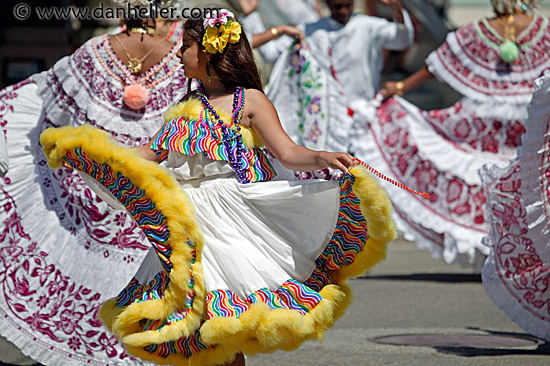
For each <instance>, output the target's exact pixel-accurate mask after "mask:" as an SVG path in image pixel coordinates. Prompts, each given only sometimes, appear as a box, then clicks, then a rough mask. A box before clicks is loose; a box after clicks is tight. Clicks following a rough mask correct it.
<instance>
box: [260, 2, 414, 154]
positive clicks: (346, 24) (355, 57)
mask: <svg viewBox="0 0 550 366" xmlns="http://www.w3.org/2000/svg"><path fill="white" fill-rule="evenodd" d="M384 3H386V4H387V5H388V6H389V7H390V9H391V12H392V15H393V21H387V20H386V19H382V18H378V17H372V16H368V15H362V14H355V13H354V12H353V1H352V0H327V5H328V6H329V8H330V11H331V15H330V17H325V18H322V19H321V20H319V21H318V22H316V23H311V24H306V25H305V26H301V27H300V28H302V29H303V32H304V34H305V36H306V38H305V40H304V42H303V46H302V47H301V48H300V49H299V50H295V49H292V48H289V49H287V50H286V51H285V53H284V54H283V55H282V56H281V58H280V59H279V60H278V61H277V63H276V64H275V66H274V68H273V72H272V74H271V78H270V83H269V85H268V86H267V87H266V90H267V95H268V97H269V98H270V100H271V101H272V102H273V104H274V105H275V107H276V108H277V110H278V112H279V115H280V118H281V123H282V124H283V127H284V129H285V131H286V132H287V133H288V134H289V136H290V137H291V138H292V139H293V140H294V141H296V142H297V143H298V144H300V145H304V146H307V147H309V148H311V149H328V150H331V151H342V150H343V151H349V149H350V132H351V129H352V125H353V117H352V116H353V113H354V111H356V110H360V109H364V108H365V106H366V105H368V101H369V100H370V99H372V98H373V97H374V95H375V94H376V92H377V91H378V90H379V89H380V72H381V70H382V61H383V60H382V56H383V49H395V50H403V49H406V48H407V47H408V46H409V45H410V44H411V42H412V40H413V27H412V23H411V20H410V17H409V15H408V13H407V11H405V10H404V9H403V8H402V6H401V2H400V1H398V0H388V1H384Z"/></svg>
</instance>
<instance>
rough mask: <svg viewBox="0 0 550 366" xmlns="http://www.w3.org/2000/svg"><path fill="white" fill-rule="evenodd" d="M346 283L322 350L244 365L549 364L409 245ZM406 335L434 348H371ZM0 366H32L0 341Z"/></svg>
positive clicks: (491, 308)
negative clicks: (345, 300) (460, 339)
mask: <svg viewBox="0 0 550 366" xmlns="http://www.w3.org/2000/svg"><path fill="white" fill-rule="evenodd" d="M350 283H351V287H352V288H353V291H354V301H353V303H352V305H351V306H350V308H349V309H348V312H347V314H346V315H345V316H344V317H343V318H342V319H340V320H339V321H338V322H337V323H336V325H335V326H334V328H332V329H330V330H329V331H327V333H326V336H325V339H324V341H323V342H322V343H319V342H308V343H306V344H304V345H303V346H302V347H300V348H299V349H298V350H296V351H293V352H276V353H273V354H267V355H260V356H256V357H251V358H249V359H248V360H247V365H248V366H260V365H261V366H275V365H277V366H281V365H301V366H306V365H316V366H324V365H327V366H328V365H347V366H355V365H365V366H367V365H422V366H424V365H426V366H430V365H499V366H507V365H533V366H536V365H549V364H550V350H549V345H547V344H545V343H544V342H542V341H539V342H538V343H537V342H536V341H537V340H536V339H535V338H532V337H529V336H528V335H527V334H526V333H525V332H524V331H522V330H521V329H520V328H519V327H518V326H517V325H515V323H513V322H512V321H511V320H510V319H509V318H508V317H507V316H506V314H504V313H503V312H502V311H500V310H499V309H497V308H496V307H495V305H494V304H493V303H492V302H491V301H490V300H489V298H488V297H487V295H486V294H485V290H484V289H483V285H482V284H481V280H480V276H479V274H475V273H472V271H471V269H465V268H461V267H460V266H458V265H447V264H445V263H443V261H441V260H438V259H433V258H431V257H430V254H429V253H428V252H425V251H420V250H418V249H417V248H416V246H415V245H414V244H413V243H410V242H406V241H403V240H397V241H395V242H393V243H391V244H390V250H389V254H388V257H387V259H386V261H385V262H383V263H381V264H379V265H378V266H376V267H375V268H374V269H373V270H372V271H371V272H370V273H369V274H368V275H367V276H366V277H364V278H360V279H356V280H352V281H350ZM411 334H420V335H429V334H438V335H439V336H438V337H437V338H436V339H437V340H439V339H440V340H441V344H439V345H438V344H436V345H432V346H431V347H417V346H395V345H385V344H378V343H374V342H373V341H372V340H373V339H374V338H377V337H383V336H395V335H411ZM446 335H464V336H465V337H464V339H466V340H467V339H468V337H469V336H472V335H486V336H506V338H495V339H493V341H494V342H493V344H491V345H487V344H485V345H484V344H476V343H475V341H474V342H473V343H474V344H468V345H463V346H460V345H458V344H453V343H451V344H449V341H448V340H447V339H446V337H445V336H446ZM503 339H504V340H510V341H512V342H513V343H514V344H512V345H510V344H509V342H508V341H503ZM495 342H496V343H495ZM470 343H472V340H471V339H470ZM515 343H518V344H515ZM0 361H3V363H1V362H0V365H32V364H34V361H32V360H30V359H28V358H26V357H25V356H23V355H22V354H21V353H20V352H19V351H17V349H15V348H14V347H13V346H11V344H9V343H7V342H5V341H4V342H0Z"/></svg>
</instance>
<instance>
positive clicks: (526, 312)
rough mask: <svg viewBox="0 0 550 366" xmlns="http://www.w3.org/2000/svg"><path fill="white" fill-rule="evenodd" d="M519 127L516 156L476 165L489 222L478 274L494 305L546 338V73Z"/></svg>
mask: <svg viewBox="0 0 550 366" xmlns="http://www.w3.org/2000/svg"><path fill="white" fill-rule="evenodd" d="M525 127H526V129H527V131H526V132H525V134H524V135H523V136H522V145H521V146H520V147H519V148H518V150H517V151H518V154H517V158H515V159H514V160H512V161H511V163H510V164H509V165H508V166H506V167H505V168H499V167H497V166H491V165H487V166H486V167H484V169H483V170H481V171H480V174H481V177H482V180H483V185H484V188H485V192H486V194H487V216H488V222H489V224H490V228H491V231H490V235H488V236H487V237H485V238H484V240H485V242H486V244H487V245H489V246H490V248H491V254H490V255H489V257H488V259H487V261H486V262H485V266H484V267H483V271H482V278H483V286H484V287H485V289H486V290H487V294H488V295H489V297H490V298H491V300H493V302H494V303H495V304H496V305H497V306H498V307H499V308H500V309H502V310H503V311H504V312H506V314H508V316H509V317H510V318H511V319H512V320H513V321H515V322H516V323H517V324H518V325H519V326H520V327H522V328H523V329H525V330H526V331H527V332H529V333H531V334H533V335H535V336H537V337H540V338H543V339H546V340H549V341H550V281H548V279H549V278H550V226H549V225H550V216H549V212H550V190H549V187H550V149H549V146H550V73H547V74H546V76H543V77H541V78H539V79H537V80H536V81H535V94H534V96H533V100H532V102H531V104H530V106H529V118H528V119H527V121H526V122H525Z"/></svg>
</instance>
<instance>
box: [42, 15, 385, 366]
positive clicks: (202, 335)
mask: <svg viewBox="0 0 550 366" xmlns="http://www.w3.org/2000/svg"><path fill="white" fill-rule="evenodd" d="M181 58H182V62H183V64H184V67H185V73H186V76H187V77H190V78H196V79H199V81H200V84H201V87H200V88H199V89H197V90H195V91H194V92H192V93H191V94H190V96H189V97H187V98H186V99H185V100H184V101H183V102H182V103H180V104H179V105H177V106H174V107H172V109H170V110H169V111H168V113H167V115H166V118H165V119H166V121H167V122H166V123H165V125H164V126H163V127H162V128H161V130H160V131H159V132H158V133H157V134H156V136H155V137H154V138H153V139H152V141H151V143H150V144H149V146H148V147H146V148H141V149H137V150H136V149H128V148H124V147H122V146H120V145H117V144H115V143H113V142H111V141H110V140H109V138H108V137H107V136H106V135H105V133H104V132H102V131H99V130H96V129H93V128H91V127H89V126H83V127H79V128H74V127H63V128H59V129H49V130H47V131H45V132H44V133H43V134H42V137H41V142H42V144H43V146H44V151H45V153H46V156H47V157H48V159H49V164H50V166H51V167H58V166H59V165H61V164H62V163H65V164H68V165H70V166H71V167H73V168H75V169H78V170H80V171H83V172H85V173H87V174H88V175H89V176H92V177H93V178H94V179H95V181H92V180H89V182H90V184H94V183H92V182H99V183H100V185H97V183H96V191H102V192H103V193H102V194H103V196H107V195H106V194H107V193H108V196H109V197H106V199H107V198H110V199H111V202H112V204H113V205H114V206H120V204H122V205H123V206H124V207H125V208H126V209H127V210H128V212H129V213H130V214H131V215H132V216H133V218H134V219H135V220H136V222H137V223H138V225H139V226H140V227H141V228H142V229H143V230H144V232H145V233H146V235H147V237H148V239H149V241H150V242H151V245H152V250H151V252H150V255H149V256H147V258H146V259H145V260H144V262H143V263H142V265H141V267H140V269H139V270H138V272H137V274H136V275H135V276H134V278H133V279H132V280H131V281H130V283H129V284H128V286H127V287H126V288H125V289H124V290H122V291H121V292H120V294H119V295H118V296H116V297H115V298H113V299H111V300H110V301H108V302H106V303H105V304H104V305H103V307H102V309H101V311H100V314H99V316H100V318H101V319H102V321H103V322H104V323H105V324H106V326H107V327H109V329H111V330H112V331H113V333H115V334H116V335H117V336H118V337H120V339H121V340H122V342H123V343H124V344H125V345H126V347H127V349H128V351H129V352H130V353H132V354H133V355H136V356H138V357H140V358H142V359H144V360H148V361H153V362H155V363H158V364H174V365H188V364H192V365H220V364H228V363H231V364H232V365H243V364H244V357H243V354H255V353H258V352H271V351H274V350H277V349H283V350H292V349H295V348H297V347H298V346H299V345H300V344H301V343H302V342H304V341H305V340H307V339H312V338H321V337H322V335H323V332H324V331H325V330H326V329H327V328H329V327H330V326H331V325H332V324H333V322H334V321H335V320H336V319H337V318H338V317H340V316H341V315H342V314H343V312H344V310H345V308H346V306H347V305H348V304H349V301H350V289H349V287H348V286H347V285H346V284H345V281H346V279H348V278H350V277H354V276H358V275H360V274H362V273H364V272H365V270H367V269H368V268H370V267H371V266H372V265H374V264H375V263H376V262H378V261H379V260H381V259H382V258H383V257H384V253H385V246H386V244H387V243H388V242H389V241H391V240H392V239H393V238H394V236H395V229H394V225H393V222H392V220H391V210H392V209H391V204H390V203H389V200H388V198H387V196H386V194H385V193H384V191H383V190H382V189H381V188H380V187H379V186H378V184H377V183H376V182H375V181H374V179H373V178H371V177H370V176H369V175H368V174H367V172H366V170H365V169H364V168H362V167H360V166H354V163H353V158H352V157H351V156H350V155H348V154H347V153H329V152H325V151H312V150H309V149H307V148H305V147H300V146H297V145H296V144H294V143H293V142H292V140H290V138H289V137H288V136H287V135H286V134H285V133H284V132H283V130H282V128H281V125H280V122H279V120H278V117H277V112H276V111H275V109H274V108H273V105H272V104H271V103H270V102H269V101H268V99H267V98H266V97H265V95H264V94H263V92H262V87H261V83H260V78H259V75H258V72H257V69H256V66H255V64H254V61H253V59H252V53H251V50H250V46H249V43H248V41H247V39H246V36H245V35H244V33H242V32H241V27H240V24H239V23H238V22H237V20H235V19H234V17H233V15H232V14H231V13H229V12H227V11H225V10H220V11H219V12H218V14H217V16H216V17H212V18H207V19H200V20H194V19H190V20H188V21H187V22H186V23H185V25H184V37H183V47H182V51H181ZM225 111H231V112H230V113H227V112H225ZM263 146H265V147H266V148H267V149H269V151H270V152H271V153H272V154H273V155H274V156H275V157H276V159H277V160H276V161H273V162H270V161H269V160H268V159H267V157H266V155H265V153H264V150H263V149H262V147H263ZM144 158H145V159H144ZM149 160H155V161H157V162H160V161H164V163H163V164H164V166H165V167H166V168H168V171H167V170H166V169H165V168H163V167H159V166H158V165H157V164H155V163H153V162H151V161H149ZM283 166H285V167H286V168H288V169H296V170H302V171H311V170H316V169H323V168H326V167H332V168H337V169H341V170H342V171H343V172H344V173H345V175H344V176H343V178H342V179H341V181H340V182H337V181H321V180H310V181H307V180H306V181H289V180H284V179H282V176H284V175H285V169H286V168H284V167H283ZM287 172H288V171H287ZM288 176H293V174H289V175H288ZM113 198H116V200H114V199H113ZM118 202H120V203H118ZM367 228H368V231H367Z"/></svg>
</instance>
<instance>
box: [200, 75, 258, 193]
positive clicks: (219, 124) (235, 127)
mask: <svg viewBox="0 0 550 366" xmlns="http://www.w3.org/2000/svg"><path fill="white" fill-rule="evenodd" d="M202 89H203V87H202V85H201V87H199V89H197V94H198V96H199V98H200V100H201V102H202V104H203V105H204V107H205V108H204V111H205V112H206V113H205V121H206V122H207V123H208V127H209V128H210V129H211V130H212V136H216V134H215V133H214V130H215V129H218V128H219V129H221V131H222V139H221V142H222V143H223V145H224V147H225V151H226V154H227V156H228V160H229V161H228V162H229V165H230V166H231V168H233V170H234V171H235V173H236V174H237V180H238V181H239V183H243V184H246V183H250V179H248V178H247V176H246V175H247V174H246V173H247V170H246V169H244V166H246V164H244V161H245V159H244V157H243V154H244V153H245V152H246V147H245V146H244V144H243V139H242V136H241V133H240V131H241V126H240V122H241V118H242V114H243V111H244V102H245V89H244V88H237V89H236V90H235V93H234V96H233V110H232V115H231V124H229V125H226V124H225V123H224V121H223V120H222V119H221V117H220V115H219V114H218V112H216V110H215V109H214V107H213V106H212V105H211V104H210V102H209V101H208V97H207V96H206V94H205V93H204V91H203V90H202Z"/></svg>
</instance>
